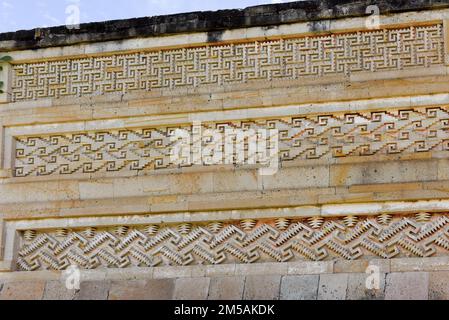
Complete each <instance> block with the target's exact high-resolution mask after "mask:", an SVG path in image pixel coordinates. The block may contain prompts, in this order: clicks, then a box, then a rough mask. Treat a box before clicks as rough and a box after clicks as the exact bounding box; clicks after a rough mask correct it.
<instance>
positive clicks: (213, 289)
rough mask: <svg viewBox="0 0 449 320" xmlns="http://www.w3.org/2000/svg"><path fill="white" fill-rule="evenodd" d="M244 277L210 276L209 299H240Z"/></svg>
mask: <svg viewBox="0 0 449 320" xmlns="http://www.w3.org/2000/svg"><path fill="white" fill-rule="evenodd" d="M244 287H245V277H241V276H240V277H235V276H234V277H224V278H212V279H211V280H210V287H209V296H208V299H209V300H239V301H240V300H242V298H243V289H244Z"/></svg>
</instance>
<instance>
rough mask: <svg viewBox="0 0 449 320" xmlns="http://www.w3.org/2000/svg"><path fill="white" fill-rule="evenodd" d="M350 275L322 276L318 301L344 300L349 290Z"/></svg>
mask: <svg viewBox="0 0 449 320" xmlns="http://www.w3.org/2000/svg"><path fill="white" fill-rule="evenodd" d="M348 277H349V275H348V274H322V275H320V282H319V289H318V300H344V299H345V298H346V291H347V289H348Z"/></svg>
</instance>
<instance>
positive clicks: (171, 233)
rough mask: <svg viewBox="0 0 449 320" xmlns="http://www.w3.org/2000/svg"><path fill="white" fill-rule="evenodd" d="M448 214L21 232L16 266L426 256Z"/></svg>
mask: <svg viewBox="0 0 449 320" xmlns="http://www.w3.org/2000/svg"><path fill="white" fill-rule="evenodd" d="M448 254H449V214H448V213H435V214H428V213H418V214H416V215H407V216H400V215H388V214H383V215H380V216H377V217H359V218H357V217H355V216H348V217H342V218H326V219H324V218H319V217H318V218H310V219H304V218H302V219H296V218H292V219H286V218H278V219H274V220H251V219H249V220H243V221H215V222H209V223H192V224H190V223H182V224H161V225H141V226H132V227H131V226H123V225H121V226H111V227H101V228H95V227H94V226H92V227H88V228H75V229H70V228H67V229H57V230H46V231H38V232H37V231H34V230H27V231H24V232H21V245H20V249H19V252H18V261H17V266H18V268H19V270H22V271H34V270H47V269H49V270H64V269H66V268H67V267H69V266H70V265H78V266H79V267H80V268H82V269H96V268H128V267H154V266H169V265H171V266H187V265H217V264H231V263H240V264H247V263H259V262H289V261H323V260H333V259H336V260H356V259H366V258H370V257H378V258H384V259H391V258H397V257H431V256H444V255H446V256H447V255H448Z"/></svg>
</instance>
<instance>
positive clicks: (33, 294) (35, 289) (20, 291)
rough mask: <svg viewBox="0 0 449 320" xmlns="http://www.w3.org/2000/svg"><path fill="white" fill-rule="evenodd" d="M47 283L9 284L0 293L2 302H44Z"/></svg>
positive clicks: (26, 282) (19, 282)
mask: <svg viewBox="0 0 449 320" xmlns="http://www.w3.org/2000/svg"><path fill="white" fill-rule="evenodd" d="M44 291H45V281H18V282H9V283H8V282H7V283H5V284H4V285H3V289H2V290H1V292H0V300H42V298H43V296H44Z"/></svg>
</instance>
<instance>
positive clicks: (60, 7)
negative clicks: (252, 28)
mask: <svg viewBox="0 0 449 320" xmlns="http://www.w3.org/2000/svg"><path fill="white" fill-rule="evenodd" d="M280 2H289V0H126V1H123V0H122V1H118V0H114V1H112V0H0V32H8V31H17V30H24V29H33V28H37V27H51V26H59V25H66V24H75V23H68V22H76V21H78V20H79V22H80V23H85V22H93V21H104V20H113V19H126V18H135V17H143V16H154V15H163V14H172V13H181V12H189V11H205V10H218V9H234V8H244V7H248V6H253V5H260V4H269V3H280ZM77 17H79V19H77ZM74 19H75V20H74ZM67 21H68V22H67Z"/></svg>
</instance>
